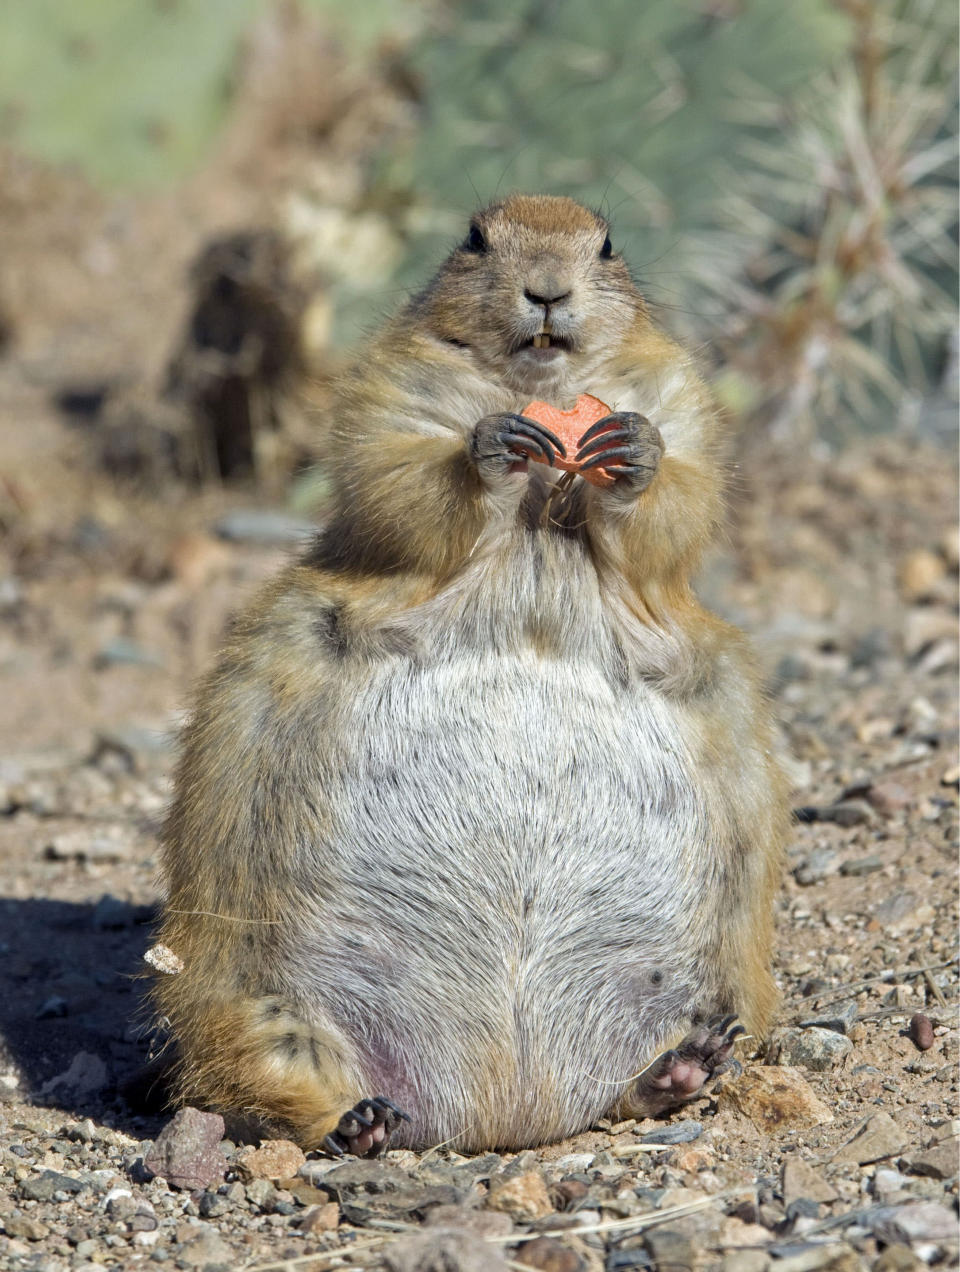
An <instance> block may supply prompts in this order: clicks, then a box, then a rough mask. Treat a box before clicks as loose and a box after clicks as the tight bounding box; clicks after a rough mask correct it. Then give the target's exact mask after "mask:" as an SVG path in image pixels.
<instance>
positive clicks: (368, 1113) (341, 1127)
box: [323, 1095, 410, 1157]
mask: <svg viewBox="0 0 960 1272" xmlns="http://www.w3.org/2000/svg"><path fill="white" fill-rule="evenodd" d="M409 1121H410V1117H409V1115H408V1114H407V1113H404V1111H403V1110H402V1109H400V1108H398V1107H397V1105H396V1104H394V1103H393V1101H392V1100H388V1099H387V1097H386V1096H384V1095H376V1096H374V1097H373V1098H372V1099H364V1100H358V1101H357V1103H356V1104H355V1105H354V1106H353V1108H352V1109H348V1110H347V1111H346V1113H344V1115H343V1117H341V1119H340V1121H339V1122H338V1123H337V1128H336V1130H334V1131H332V1132H331V1133H330V1134H329V1135H326V1136H324V1140H323V1147H324V1149H325V1150H326V1151H327V1152H328V1153H330V1154H332V1156H334V1157H343V1155H344V1154H345V1153H351V1154H353V1155H354V1156H356V1157H378V1156H379V1155H380V1154H381V1153H382V1152H383V1150H384V1149H385V1148H386V1147H387V1145H388V1143H389V1140H390V1136H391V1134H392V1133H393V1132H394V1131H395V1130H396V1129H397V1127H398V1126H399V1125H400V1123H401V1122H409Z"/></svg>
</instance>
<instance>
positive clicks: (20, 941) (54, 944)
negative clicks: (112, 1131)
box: [0, 896, 159, 1126]
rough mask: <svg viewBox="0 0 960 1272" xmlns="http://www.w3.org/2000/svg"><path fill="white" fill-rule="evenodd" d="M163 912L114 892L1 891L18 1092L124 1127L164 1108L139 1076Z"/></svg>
mask: <svg viewBox="0 0 960 1272" xmlns="http://www.w3.org/2000/svg"><path fill="white" fill-rule="evenodd" d="M154 918H155V911H154V908H153V907H152V906H137V905H131V904H129V903H127V902H125V901H120V900H118V899H117V898H116V897H112V896H106V897H103V898H102V899H101V900H100V901H99V902H96V903H74V902H70V901H48V900H42V899H36V898H30V899H28V900H14V899H11V898H0V1071H2V1072H4V1073H7V1074H14V1075H16V1076H17V1077H19V1079H20V1086H19V1089H18V1094H19V1095H21V1096H26V1097H28V1098H30V1099H31V1100H32V1101H33V1102H34V1103H37V1104H43V1105H47V1106H50V1107H53V1108H61V1109H63V1110H64V1112H66V1113H69V1114H70V1115H71V1116H73V1117H77V1118H84V1117H92V1118H94V1119H95V1120H100V1121H103V1120H107V1121H110V1122H113V1123H114V1124H116V1125H118V1126H123V1124H124V1123H125V1122H128V1121H130V1120H132V1119H135V1120H137V1122H138V1124H139V1123H140V1115H142V1114H156V1113H158V1112H159V1108H158V1107H157V1105H156V1103H153V1104H151V1103H150V1102H149V1101H148V1100H147V1099H146V1097H145V1094H144V1091H143V1090H142V1085H143V1084H142V1082H140V1081H139V1079H140V1078H141V1077H142V1074H143V1071H144V1065H145V1062H146V1061H147V1058H148V1055H149V1051H150V1041H151V1039H150V1013H149V1011H148V1008H147V1005H146V1003H145V1001H144V995H145V990H146V985H147V982H146V981H145V980H143V979H141V976H142V972H143V970H144V963H143V953H144V950H145V949H146V948H147V947H148V945H149V943H150V932H151V925H152V923H153V921H154ZM131 1084H133V1085H132V1086H131Z"/></svg>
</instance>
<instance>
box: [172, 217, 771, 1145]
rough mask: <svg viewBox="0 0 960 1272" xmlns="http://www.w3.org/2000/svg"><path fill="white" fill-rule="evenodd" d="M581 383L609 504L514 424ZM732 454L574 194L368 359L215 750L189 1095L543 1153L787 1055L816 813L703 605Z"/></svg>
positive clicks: (194, 747)
mask: <svg viewBox="0 0 960 1272" xmlns="http://www.w3.org/2000/svg"><path fill="white" fill-rule="evenodd" d="M581 393H589V394H591V395H593V396H595V397H598V398H600V399H601V401H602V402H604V403H607V404H609V405H610V407H611V411H612V412H613V413H614V414H613V415H612V416H611V427H612V428H613V431H612V432H610V433H607V434H605V435H604V436H605V438H606V441H604V442H602V443H600V445H599V449H598V448H597V446H596V445H594V446H593V447H590V446H589V445H588V446H586V447H584V449H585V450H591V452H592V454H593V455H594V456H596V455H601V456H602V457H603V458H604V460H605V461H606V468H607V471H608V472H609V473H611V474H612V475H614V476H615V477H616V480H615V482H614V483H613V485H612V486H610V487H608V488H602V487H599V486H595V485H591V484H589V483H587V482H586V481H585V480H584V479H583V477H580V476H578V477H576V478H575V479H574V480H573V484H572V486H571V487H570V489H569V490H568V491H567V492H566V495H565V497H564V498H563V499H559V500H554V501H551V504H550V507H549V508H546V509H545V501H546V500H547V498H548V496H549V495H550V493H551V491H552V489H553V486H554V482H555V479H556V477H557V474H556V472H554V471H553V470H552V469H551V468H550V467H548V466H547V464H546V463H542V462H541V463H535V462H531V461H532V459H537V458H539V459H541V460H543V459H546V460H550V459H551V458H555V457H556V449H557V448H556V447H555V446H554V442H556V441H557V439H556V438H555V437H554V438H553V441H551V434H550V433H549V431H548V430H545V429H543V428H542V427H541V426H540V425H539V424H536V423H533V422H531V421H530V420H529V419H526V418H525V417H523V415H522V411H523V408H524V406H525V405H526V404H527V403H529V401H530V399H531V398H541V399H546V400H547V401H548V402H550V403H552V404H555V405H557V406H558V407H561V408H567V407H569V406H570V404H571V403H572V402H573V400H574V399H576V398H577V396H578V395H579V394H581ZM718 431H719V426H718V420H717V416H716V414H715V412H714V410H713V408H712V405H711V402H710V398H709V396H708V393H707V392H706V390H705V388H704V386H703V385H702V383H701V381H700V380H699V379H698V377H697V375H696V373H695V371H694V369H693V366H692V365H691V361H690V359H689V357H688V355H687V354H686V353H684V352H683V351H682V350H681V349H680V348H678V347H677V346H676V345H675V344H674V343H673V342H672V341H671V340H669V339H668V338H667V337H666V336H665V335H663V334H662V333H661V332H660V331H658V330H657V329H656V327H655V326H654V324H653V323H652V321H651V319H650V317H649V314H648V312H647V308H646V306H645V304H644V301H643V299H642V297H641V295H640V293H639V291H638V289H637V287H636V285H635V283H634V282H633V280H632V278H631V276H630V273H629V271H628V268H627V266H626V264H625V263H624V261H623V260H622V258H621V257H620V256H619V255H618V254H617V253H616V252H614V250H613V247H612V244H611V241H610V231H609V227H608V225H607V223H606V221H605V220H604V219H603V218H601V217H600V216H598V215H597V214H595V213H594V212H592V211H589V210H587V209H586V208H584V207H581V206H580V205H578V204H577V203H574V202H573V201H571V200H570V199H566V198H557V197H545V196H512V197H510V198H507V199H504V200H503V201H502V202H500V203H495V204H493V205H492V206H490V207H488V208H486V209H485V210H484V211H482V212H480V213H478V214H477V215H476V216H475V217H474V218H473V221H472V222H471V225H470V228H469V230H468V232H467V235H466V237H465V239H464V241H463V242H462V243H461V244H460V246H458V247H457V248H456V249H455V250H454V251H453V252H452V253H451V254H450V255H449V256H448V258H447V259H446V261H445V262H444V263H443V264H442V266H441V267H440V270H439V272H438V274H437V275H436V277H435V278H434V280H433V281H432V282H431V283H430V285H429V286H428V287H427V288H426V289H425V290H424V291H423V292H422V293H421V294H420V295H418V296H416V297H415V298H414V299H413V300H412V301H410V303H409V304H408V305H407V306H406V308H404V309H403V310H402V311H401V312H400V313H399V314H398V315H397V316H396V317H395V318H394V319H393V320H392V321H390V322H389V323H388V324H387V326H386V327H385V328H384V329H383V331H381V332H380V333H379V334H378V335H377V336H375V337H374V338H373V339H371V340H370V341H368V342H367V344H366V345H365V347H364V348H363V349H362V351H361V353H360V356H359V358H358V359H357V361H356V363H355V365H354V366H353V368H352V370H351V371H350V372H349V373H348V374H347V375H346V376H345V377H344V379H343V382H342V384H341V385H340V389H339V398H338V404H337V406H336V409H335V410H334V411H333V412H332V416H331V422H330V427H329V435H328V448H327V449H328V454H327V456H326V464H327V468H328V471H329V472H330V474H331V476H332V479H333V483H334V489H335V497H334V505H335V506H334V510H333V513H332V515H331V517H330V519H329V522H328V524H327V525H326V528H325V529H324V530H323V531H322V532H321V534H320V536H319V538H318V540H317V542H316V544H315V545H314V546H313V547H312V548H311V550H310V551H309V552H308V553H307V554H306V555H305V556H304V557H303V558H302V559H301V560H300V561H299V562H298V563H296V564H295V565H293V566H292V567H291V568H290V569H288V570H287V571H286V572H285V573H284V574H283V575H282V576H281V577H280V578H279V579H277V580H276V581H275V582H274V583H273V584H272V585H271V586H270V587H268V588H267V589H266V591H265V592H264V593H263V594H262V595H261V596H260V597H259V599H258V600H257V601H256V602H255V603H254V604H253V605H252V607H251V608H250V609H249V610H248V611H247V613H246V614H245V615H244V616H243V618H242V619H241V620H240V621H239V623H238V625H237V627H236V629H235V631H234V633H233V635H232V637H231V639H230V642H229V644H228V645H227V647H226V649H225V650H224V651H223V652H222V654H221V656H220V658H219V661H218V663H217V665H216V667H215V668H214V670H213V671H212V673H211V674H210V675H209V677H208V679H207V680H206V682H205V684H204V686H203V688H202V691H201V693H200V697H199V703H198V705H197V707H196V711H195V714H194V716H193V720H192V723H191V724H190V725H189V727H188V728H187V731H186V735H185V739H184V746H183V753H182V759H181V763H180V767H179V773H178V778H177V785H176V796H175V803H174V806H173V809H172V812H171V815H170V818H169V822H168V826H167V829H166V834H165V843H164V855H163V869H164V874H165V881H166V886H167V890H168V900H167V909H166V913H165V918H164V921H163V926H162V931H161V935H160V939H161V940H162V941H163V943H164V944H166V945H167V946H169V947H170V948H171V949H172V950H173V951H174V953H175V954H176V955H178V956H179V958H180V959H182V961H183V965H184V970H183V971H182V972H181V973H180V974H179V975H168V976H163V977H160V978H159V980H158V983H157V986H156V995H155V996H156V1002H157V1006H158V1009H159V1010H160V1012H162V1014H163V1015H164V1016H166V1017H167V1018H168V1020H169V1021H170V1024H171V1029H172V1034H173V1036H174V1038H175V1039H176V1043H177V1047H178V1052H179V1091H180V1094H181V1096H182V1097H183V1098H189V1099H190V1100H192V1101H196V1102H202V1103H205V1104H206V1105H207V1106H209V1107H212V1108H216V1109H219V1110H221V1111H224V1112H226V1113H233V1114H242V1115H244V1116H247V1117H251V1118H255V1119H259V1120H260V1121H261V1122H263V1123H265V1124H267V1125H270V1126H273V1127H279V1128H282V1130H283V1131H284V1133H286V1134H291V1135H293V1136H294V1137H295V1138H297V1139H298V1140H299V1141H300V1142H301V1143H302V1144H303V1145H305V1146H308V1147H318V1146H324V1145H325V1146H326V1147H327V1148H328V1149H329V1150H330V1151H332V1152H342V1151H352V1152H361V1153H362V1152H368V1151H369V1152H376V1151H378V1150H379V1149H380V1148H382V1146H383V1144H384V1143H385V1142H386V1140H387V1139H388V1138H389V1137H390V1136H391V1135H392V1137H393V1143H395V1144H405V1145H409V1146H413V1147H424V1146H427V1145H431V1144H436V1143H439V1142H441V1141H448V1140H452V1141H453V1142H454V1146H455V1147H456V1148H457V1149H458V1150H460V1151H473V1150H480V1149H485V1148H491V1147H497V1148H519V1147H522V1146H528V1145H535V1144H539V1143H542V1142H544V1141H548V1140H551V1139H557V1138H561V1137H563V1136H567V1135H571V1134H574V1133H576V1132H578V1131H581V1130H583V1129H584V1128H585V1127H588V1126H589V1125H590V1124H591V1123H592V1122H593V1121H595V1120H596V1118H598V1117H599V1116H602V1115H603V1114H605V1113H607V1112H611V1111H612V1112H615V1113H616V1114H617V1115H623V1116H629V1115H643V1114H648V1113H655V1112H657V1111H659V1110H661V1109H664V1108H666V1107H669V1106H670V1105H671V1104H673V1103H676V1102H678V1101H680V1100H682V1099H684V1098H688V1097H689V1096H690V1095H692V1094H693V1093H695V1092H696V1091H697V1090H698V1089H699V1088H700V1087H701V1085H702V1084H703V1082H704V1081H705V1080H706V1079H707V1078H708V1077H709V1076H710V1075H711V1073H713V1072H714V1071H715V1070H716V1069H717V1068H718V1067H719V1066H720V1065H721V1064H723V1063H724V1062H725V1061H726V1060H727V1058H728V1057H729V1056H730V1052H731V1047H732V1042H733V1038H734V1036H735V1035H736V1033H737V1032H738V1031H741V1030H742V1029H744V1028H745V1029H746V1030H748V1031H749V1032H750V1033H752V1034H756V1035H760V1034H762V1033H763V1032H764V1030H765V1029H766V1027H767V1025H768V1024H769V1022H770V1019H771V1015H772V1012H773V1009H774V1006H775V1002H776V991H775V987H774V984H773V980H772V978H771V975H770V970H769V961H770V947H771V940H772V897H773V893H774V890H775V888H776V886H777V883H778V880H779V874H780V869H781V853H782V846H783V840H784V836H785V828H786V811H785V808H786V806H785V794H784V786H783V781H782V778H781V776H780V773H779V771H778V768H777V765H776V762H775V760H774V759H773V757H772V754H771V730H770V724H769V720H768V714H767V708H766V706H765V704H764V701H763V698H762V695H761V693H760V691H759V688H758V685H757V682H756V677H755V673H754V670H753V660H752V658H751V655H750V652H749V650H748V649H747V647H746V645H745V642H744V640H743V638H742V637H741V636H740V635H739V634H738V633H737V632H735V631H734V630H732V629H731V628H730V627H728V626H726V625H725V624H724V623H722V622H720V621H719V620H718V619H717V618H715V617H713V616H712V615H710V614H709V613H707V612H706V611H704V610H703V609H702V608H701V606H700V605H699V603H698V601H697V600H696V598H695V596H694V595H693V593H692V591H691V588H690V582H689V580H690V575H691V571H692V570H694V568H695V567H696V565H697V563H698V561H699V558H700V554H701V551H702V549H703V548H704V546H705V545H706V544H707V543H708V541H709V540H710V537H711V535H712V533H713V531H714V527H715V524H716V522H717V519H718V516H719V513H720V505H721V482H722V471H721V465H720V459H719V449H718V442H719V439H718ZM545 513H546V515H545ZM735 1018H736V1021H738V1022H739V1024H736V1023H734V1021H735ZM641 1070H643V1073H642V1074H641ZM374 1097H380V1098H374Z"/></svg>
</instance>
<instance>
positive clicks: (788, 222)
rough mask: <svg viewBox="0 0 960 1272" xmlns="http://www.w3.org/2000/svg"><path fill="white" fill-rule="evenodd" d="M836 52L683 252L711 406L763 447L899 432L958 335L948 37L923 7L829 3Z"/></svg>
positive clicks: (752, 110)
mask: <svg viewBox="0 0 960 1272" xmlns="http://www.w3.org/2000/svg"><path fill="white" fill-rule="evenodd" d="M844 8H846V9H847V11H848V12H849V14H850V15H851V17H852V18H853V19H854V22H853V47H852V50H851V52H852V56H851V57H849V58H847V59H845V61H844V62H843V63H842V64H841V65H840V66H838V67H837V68H836V69H834V70H831V71H830V72H828V73H826V74H824V75H822V76H820V77H818V78H816V79H815V80H814V81H813V82H812V83H811V84H810V85H809V87H808V88H806V89H804V90H803V91H802V92H800V93H798V94H796V95H795V96H794V97H793V98H792V99H790V100H788V101H787V102H784V101H777V100H775V99H774V98H772V97H771V96H770V95H769V94H767V93H764V92H760V91H757V89H756V86H754V87H753V89H752V91H751V90H749V89H746V88H745V90H744V93H743V95H742V97H741V99H740V105H741V109H742V118H743V119H744V120H745V121H748V122H750V123H751V124H752V125H753V128H752V133H753V137H752V139H751V140H749V141H748V142H747V143H745V144H744V145H743V147H742V150H741V156H742V162H741V163H740V164H739V165H738V167H737V169H736V171H735V172H734V173H731V176H730V179H729V180H728V182H727V185H728V189H729V191H730V192H729V193H728V195H727V196H726V198H725V199H724V201H723V203H722V205H721V207H722V216H721V218H720V219H721V220H722V222H723V224H722V225H721V226H720V228H718V229H717V230H716V231H715V232H713V233H705V234H704V235H702V236H700V237H699V239H698V241H697V242H696V243H694V244H691V245H690V253H689V256H690V260H691V267H692V274H693V275H694V276H695V277H696V278H697V280H698V283H699V284H700V286H701V288H702V290H703V292H704V294H705V295H706V297H707V298H708V299H707V301H706V304H707V305H708V307H710V308H714V309H716V308H717V306H719V307H720V309H721V311H722V313H723V315H724V317H723V320H722V321H721V322H719V323H718V324H717V328H718V331H719V335H718V336H716V337H715V343H716V344H717V346H718V349H719V352H720V354H721V356H722V358H723V360H724V361H725V363H726V367H725V369H724V370H723V371H722V372H721V376H720V386H721V391H722V393H723V394H724V395H725V396H726V397H727V398H728V400H729V401H730V402H731V404H732V405H734V406H735V407H737V408H739V409H740V410H741V411H742V412H743V413H744V414H745V416H746V418H747V421H748V423H749V422H753V423H754V424H762V425H764V426H767V427H769V428H770V430H771V432H772V433H773V434H774V436H787V435H789V436H792V437H800V438H803V437H807V438H809V437H812V436H815V435H822V436H828V437H829V436H836V435H837V434H838V433H840V432H842V431H843V430H844V429H845V428H846V427H849V425H850V424H851V423H852V422H854V421H856V422H859V423H860V424H866V425H867V426H871V427H876V425H877V423H878V422H879V421H883V420H884V419H886V420H888V421H889V420H892V419H894V418H897V416H898V415H899V417H900V418H901V420H903V419H905V418H906V419H909V412H910V410H911V407H912V406H915V405H916V404H917V402H918V401H919V394H920V392H922V391H923V390H924V389H925V388H927V387H928V386H929V385H930V382H931V379H932V377H933V376H935V375H939V374H940V373H941V370H942V364H943V362H944V360H945V358H946V356H947V351H948V337H949V334H950V332H951V331H952V330H955V327H956V279H957V275H956V264H957V257H956V233H957V196H956V157H957V138H956V134H955V132H954V122H955V119H956V109H957V105H956V100H957V99H956V71H957V58H956V46H957V38H956V36H957V33H956V20H955V18H956V15H955V12H952V11H951V6H948V5H944V4H941V3H938V0H907V2H906V3H903V2H902V0H844Z"/></svg>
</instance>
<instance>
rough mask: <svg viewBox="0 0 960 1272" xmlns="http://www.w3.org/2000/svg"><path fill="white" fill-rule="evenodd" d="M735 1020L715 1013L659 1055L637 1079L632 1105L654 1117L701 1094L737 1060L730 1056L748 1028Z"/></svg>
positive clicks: (733, 1017) (632, 1094)
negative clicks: (708, 1084)
mask: <svg viewBox="0 0 960 1272" xmlns="http://www.w3.org/2000/svg"><path fill="white" fill-rule="evenodd" d="M736 1020H737V1018H736V1016H715V1017H713V1019H711V1020H708V1021H705V1022H704V1023H703V1024H701V1025H697V1026H696V1027H695V1028H694V1029H692V1030H691V1031H690V1033H688V1034H687V1036H686V1038H684V1039H683V1041H682V1042H681V1043H679V1044H678V1045H677V1046H676V1047H673V1048H672V1049H671V1050H670V1051H665V1052H664V1053H663V1055H660V1056H657V1058H656V1060H654V1062H653V1063H652V1064H651V1065H650V1067H649V1069H647V1071H646V1072H645V1073H643V1074H641V1076H640V1078H639V1079H638V1081H637V1085H636V1087H635V1088H634V1090H633V1092H632V1093H631V1097H630V1103H631V1106H633V1105H639V1106H641V1107H642V1109H643V1111H644V1113H645V1114H646V1115H647V1116H648V1117H651V1116H654V1115H655V1114H657V1113H662V1112H664V1111H665V1110H667V1109H670V1108H673V1107H674V1106H675V1105H678V1104H684V1103H686V1101H687V1100H692V1099H694V1098H695V1097H696V1096H697V1095H699V1094H700V1093H701V1091H702V1090H703V1087H704V1085H705V1084H706V1083H707V1082H708V1081H709V1080H710V1079H711V1078H715V1077H717V1076H718V1075H719V1074H721V1073H723V1072H725V1071H726V1070H727V1069H729V1068H730V1067H731V1066H732V1065H735V1064H736V1063H737V1062H736V1061H735V1060H731V1058H730V1056H731V1053H732V1051H733V1044H734V1043H735V1042H736V1040H737V1038H739V1037H740V1035H741V1034H744V1033H746V1030H745V1029H744V1027H743V1025H739V1024H737V1023H736Z"/></svg>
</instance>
